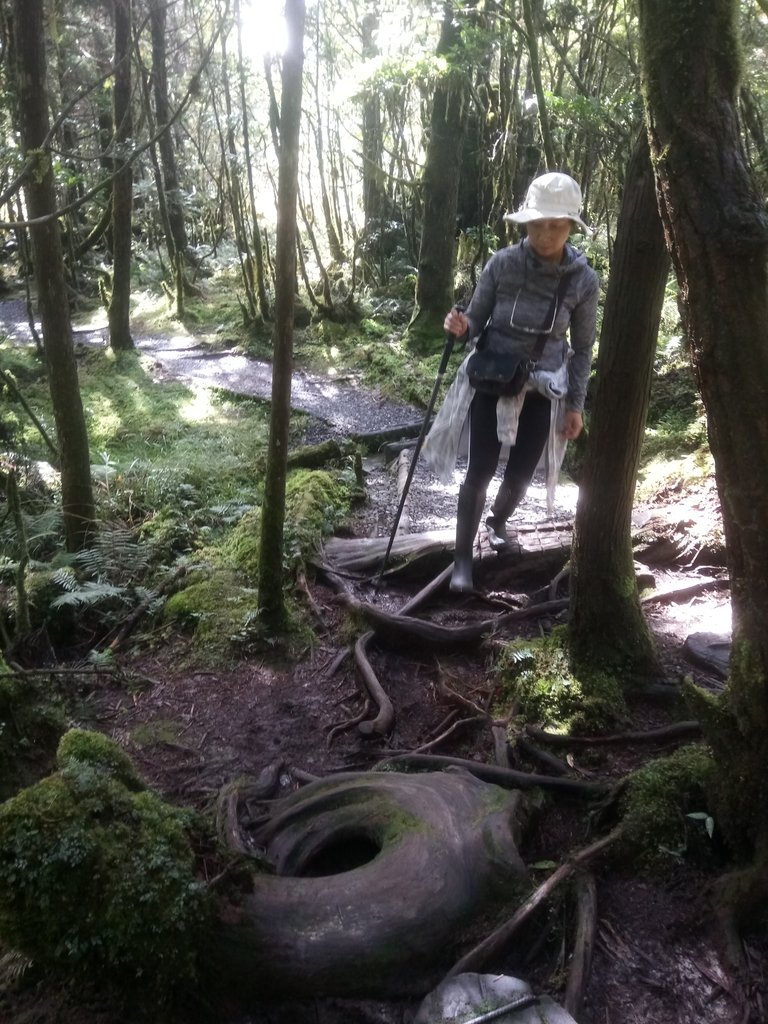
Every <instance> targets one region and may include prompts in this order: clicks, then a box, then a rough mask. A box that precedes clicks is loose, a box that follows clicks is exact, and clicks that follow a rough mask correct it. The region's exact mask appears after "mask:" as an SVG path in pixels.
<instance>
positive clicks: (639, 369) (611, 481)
mask: <svg viewBox="0 0 768 1024" xmlns="http://www.w3.org/2000/svg"><path fill="white" fill-rule="evenodd" d="M668 273H669V257H668V255H667V250H666V246H665V243H664V232H663V230H662V225H661V219H660V217H659V214H658V209H657V206H656V194H655V188H654V179H653V169H652V167H651V161H650V158H649V152H648V141H647V138H646V135H645V132H643V134H642V135H641V136H640V138H639V139H638V142H637V143H636V145H635V148H634V151H633V153H632V157H631V159H630V162H629V167H628V170H627V177H626V181H625V183H624V195H623V199H622V206H621V213H620V217H619V225H618V232H617V236H616V245H615V247H614V254H613V261H612V264H611V279H610V283H609V286H608V294H607V296H606V302H605V311H604V315H603V326H602V333H601V336H600V351H599V357H598V377H597V393H596V395H595V401H594V411H593V412H592V414H591V417H590V432H589V444H588V446H587V454H586V460H585V464H584V471H583V477H582V480H581V482H580V486H579V503H578V507H577V511H576V522H575V529H574V542H573V555H572V567H571V621H570V626H569V635H570V645H571V653H572V656H573V658H574V662H575V667H576V668H577V670H578V669H579V668H582V669H583V668H586V667H603V668H605V667H610V668H612V669H613V670H619V671H621V672H622V674H623V676H624V678H625V679H627V680H629V679H631V678H633V677H634V678H635V679H638V678H644V679H647V678H648V677H649V676H658V675H660V673H661V668H660V665H659V663H658V659H657V656H656V652H655V648H654V644H653V641H652V638H651V634H650V630H649V628H648V625H647V623H646V620H645V617H644V616H643V612H642V609H641V607H640V599H639V595H638V590H637V583H636V580H635V572H634V559H633V555H632V537H631V514H632V503H633V499H634V493H635V481H636V479H637V471H638V468H639V465H640V449H641V446H642V443H643V434H644V431H645V420H646V414H647V411H648V397H649V393H650V387H651V371H652V369H653V358H654V354H655V352H656V338H657V334H658V330H659V319H660V317H661V306H662V303H663V301H664V286H665V283H666V280H667V275H668Z"/></svg>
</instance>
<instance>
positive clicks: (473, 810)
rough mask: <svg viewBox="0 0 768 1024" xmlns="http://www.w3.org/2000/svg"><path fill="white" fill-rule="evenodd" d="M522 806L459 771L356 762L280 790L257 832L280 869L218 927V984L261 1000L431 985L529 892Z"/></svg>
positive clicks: (256, 844)
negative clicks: (350, 768)
mask: <svg viewBox="0 0 768 1024" xmlns="http://www.w3.org/2000/svg"><path fill="white" fill-rule="evenodd" d="M515 807H516V801H515V794H514V793H508V792H506V791H504V790H503V789H501V788H499V787H498V786H495V785H490V784H487V783H485V782H482V781H480V780H479V779H476V778H474V777H473V776H471V775H470V774H469V773H467V772H457V771H452V772H430V773H425V774H423V775H408V774H401V773H397V772H382V773H345V774H340V775H337V776H335V777H332V778H328V779H323V780H320V781H318V782H315V783H311V784H310V785H308V786H306V787H305V788H304V789H302V790H299V791H298V792H297V793H293V794H291V795H290V796H288V797H286V798H284V799H281V800H278V801H275V802H274V803H273V804H271V805H270V811H271V815H270V818H269V820H268V821H267V823H266V824H264V825H263V826H261V827H260V828H259V829H258V831H256V832H255V833H254V834H253V835H252V836H250V837H249V839H248V842H249V843H250V844H251V845H252V846H253V848H254V849H255V850H260V851H261V852H262V854H263V855H265V856H266V858H267V859H268V861H269V862H270V863H271V864H272V866H273V867H274V871H275V874H274V875H260V874H254V875H253V878H252V881H251V891H249V892H245V893H242V894H241V895H240V896H239V897H238V899H237V900H236V901H233V902H232V903H231V904H229V905H227V906H226V907H225V908H222V913H221V915H220V919H219V924H218V927H217V929H216V934H215V936H213V937H212V938H213V941H212V944H211V947H212V948H211V951H210V952H211V957H212V959H213V960H214V961H215V964H214V969H215V971H216V973H217V975H218V976H219V978H220V980H221V983H222V984H224V985H226V986H227V987H228V988H229V989H230V990H231V989H235V990H240V994H241V995H245V996H251V997H253V998H256V999H257V998H260V997H263V996H265V995H291V996H299V995H313V996H317V995H335V996H348V997H354V996H364V997H365V998H389V997H394V996H397V997H402V996H404V995H424V994H425V993H426V992H428V991H429V989H430V987H431V986H433V985H434V984H435V983H436V982H437V981H438V980H439V978H440V977H441V976H442V973H443V972H444V971H445V969H446V967H448V966H449V965H450V964H451V963H452V962H453V960H455V958H456V955H457V953H458V952H459V951H460V950H459V947H460V946H463V947H466V945H467V944H468V943H470V942H472V941H473V940H474V939H476V938H477V934H478V933H479V929H480V928H481V927H482V928H485V927H487V923H488V918H489V915H490V916H493V918H494V919H497V915H498V914H500V913H504V907H505V901H507V900H508V899H509V898H511V897H512V896H513V894H514V893H517V892H520V891H525V887H526V882H527V872H526V869H525V866H524V864H523V862H522V860H521V858H520V855H519V853H518V850H517V828H518V825H517V821H516V816H515V813H514V808H515ZM506 907H507V910H506V913H507V914H508V913H509V909H508V907H509V904H508V902H506Z"/></svg>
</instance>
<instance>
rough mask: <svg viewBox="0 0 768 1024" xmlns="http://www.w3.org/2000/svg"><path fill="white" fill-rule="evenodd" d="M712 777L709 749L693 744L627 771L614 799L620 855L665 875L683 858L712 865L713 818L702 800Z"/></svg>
mask: <svg viewBox="0 0 768 1024" xmlns="http://www.w3.org/2000/svg"><path fill="white" fill-rule="evenodd" d="M714 773H715V764H714V761H713V759H712V756H711V754H710V752H709V750H708V749H707V748H706V747H705V746H704V745H703V744H698V743H697V744H691V745H690V746H686V747H682V748H680V749H679V750H676V751H675V752H674V753H673V754H670V755H669V756H668V757H660V758H657V759H655V760H653V761H651V762H649V763H648V764H646V765H644V766H643V767H642V768H640V769H638V770H637V771H635V772H633V773H632V774H631V775H630V776H629V778H628V779H627V782H626V786H625V788H624V790H623V793H622V796H621V800H620V809H621V815H622V836H621V841H620V849H619V851H618V852H619V853H620V855H623V856H625V857H627V858H628V859H629V860H631V862H632V864H633V865H634V866H635V867H637V868H639V869H640V870H643V871H647V872H649V873H652V874H665V873H667V872H668V871H669V870H670V868H671V867H672V866H673V865H674V864H676V863H678V862H680V861H682V860H683V859H687V860H689V861H694V862H696V863H699V864H706V863H710V864H711V863H714V859H713V858H714V857H715V846H714V844H713V838H714V833H715V820H714V818H713V817H712V816H711V814H710V813H709V806H708V797H707V794H708V791H709V789H710V788H711V784H712V780H713V777H714Z"/></svg>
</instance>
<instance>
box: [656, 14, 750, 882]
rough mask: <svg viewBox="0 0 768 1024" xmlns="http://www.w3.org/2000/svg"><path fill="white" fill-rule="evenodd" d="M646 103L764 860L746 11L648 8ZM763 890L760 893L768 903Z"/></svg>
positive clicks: (740, 736) (719, 750)
mask: <svg viewBox="0 0 768 1024" xmlns="http://www.w3.org/2000/svg"><path fill="white" fill-rule="evenodd" d="M639 14H640V31H641V47H642V63H643V75H644V95H645V102H646V105H647V111H648V124H649V139H650V145H651V154H652V158H653V161H654V166H655V172H656V178H657V187H658V191H659V196H660V209H661V213H662V218H663V221H664V227H665V230H666V233H667V237H668V242H669V244H670V247H671V252H672V256H673V261H674V266H675V270H676V273H677V277H678V280H679V283H680V289H681V298H682V306H683V310H684V315H685V323H686V329H687V333H688V336H689V339H690V345H691V357H692V361H693V367H694V372H695V375H696V379H697V382H698V386H699V389H700V391H701V396H702V399H703V402H704V406H705V408H706V412H707V424H708V431H709V443H710V447H711V449H712V454H713V456H714V460H715V471H716V477H717V486H718V492H719V495H720V500H721V505H722V514H723V527H724V531H725V539H726V552H727V560H728V569H729V573H730V578H731V599H732V607H733V644H732V655H731V664H730V677H729V683H728V687H727V691H726V694H725V697H724V702H723V709H722V710H724V711H726V712H727V713H728V715H729V717H731V719H732V721H733V726H734V728H735V736H734V734H733V733H732V732H730V731H729V730H727V729H723V730H722V731H721V730H718V729H714V730H712V731H711V733H710V735H709V736H708V738H709V739H710V740H711V743H712V746H713V749H714V752H715V756H716V758H717V760H718V761H719V763H720V767H721V776H722V779H723V791H722V794H721V796H722V799H721V807H720V810H721V816H722V817H721V823H722V822H724V821H727V822H728V823H729V832H730V838H731V840H732V841H733V842H734V844H735V845H737V847H738V848H740V849H741V852H742V853H744V854H745V855H753V854H754V853H757V854H758V855H759V854H760V852H761V851H762V854H763V856H765V854H766V851H767V850H768V810H767V809H768V772H766V767H768V629H766V622H768V403H766V394H765V388H766V381H768V262H767V261H768V217H767V216H766V212H765V207H764V203H763V199H762V197H761V196H760V195H759V193H758V191H757V189H756V187H755V185H754V182H753V180H752V178H751V175H750V170H749V167H748V164H747V160H746V156H745V152H744V148H743V145H742V139H741V135H740V130H739V119H738V112H737V97H738V87H739V75H740V66H739V5H738V4H737V3H736V2H735V0H710V3H707V4H701V3H693V2H691V0H685V2H679V3H675V4H670V3H668V2H667V0H640V3H639ZM766 884H768V883H766V882H765V880H764V883H763V894H764V896H768V892H767V891H766Z"/></svg>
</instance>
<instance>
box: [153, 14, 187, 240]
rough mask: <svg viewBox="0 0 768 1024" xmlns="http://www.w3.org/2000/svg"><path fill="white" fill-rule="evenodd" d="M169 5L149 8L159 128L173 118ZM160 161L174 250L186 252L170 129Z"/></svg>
mask: <svg viewBox="0 0 768 1024" xmlns="http://www.w3.org/2000/svg"><path fill="white" fill-rule="evenodd" d="M167 11H168V5H167V4H166V2H165V0H152V2H151V3H150V8H149V24H150V31H151V34H152V91H153V95H154V100H155V121H156V124H157V127H158V128H162V127H163V126H164V125H167V124H168V122H169V120H170V116H171V113H170V104H169V102H168V74H167V71H166V46H165V37H166V31H167V27H166V23H167ZM157 146H158V150H159V152H160V165H161V167H162V171H163V193H164V195H165V206H166V210H167V211H168V224H169V227H170V230H171V236H172V238H173V248H174V254H178V255H179V256H183V255H184V254H185V253H186V251H187V229H186V225H185V223H184V205H183V203H182V202H181V193H180V191H179V172H178V167H177V165H176V151H175V149H174V145H173V134H172V132H171V130H170V129H169V130H168V131H166V132H163V134H162V135H161V136H160V138H159V139H158V140H157Z"/></svg>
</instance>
